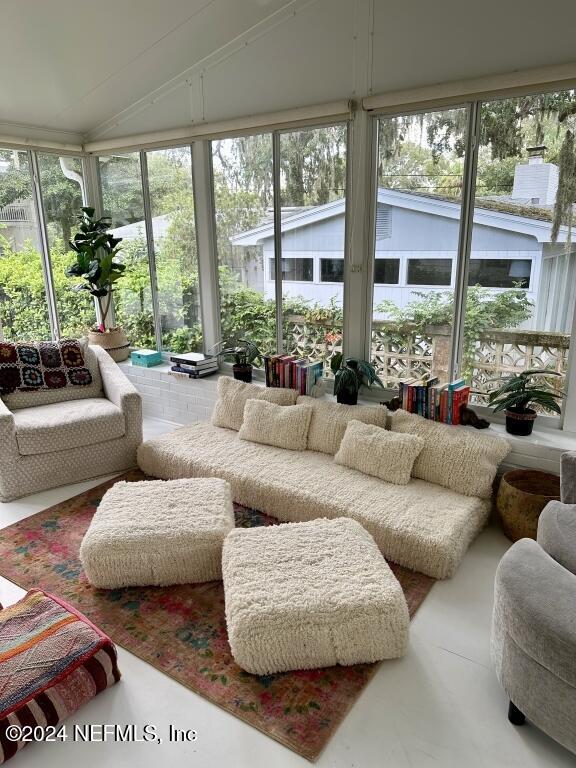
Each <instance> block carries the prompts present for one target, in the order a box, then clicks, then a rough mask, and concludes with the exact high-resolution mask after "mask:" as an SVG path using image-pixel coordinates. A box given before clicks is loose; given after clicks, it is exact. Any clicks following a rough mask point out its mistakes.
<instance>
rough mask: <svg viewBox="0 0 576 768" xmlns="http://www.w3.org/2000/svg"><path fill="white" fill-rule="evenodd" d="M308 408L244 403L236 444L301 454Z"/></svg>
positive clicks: (306, 432)
mask: <svg viewBox="0 0 576 768" xmlns="http://www.w3.org/2000/svg"><path fill="white" fill-rule="evenodd" d="M311 415H312V408H310V406H309V405H276V403H268V402H266V400H246V405H245V406H244V421H243V422H242V426H241V427H240V431H239V432H238V437H239V438H240V440H250V441H251V442H253V443H263V444H264V445H275V446H276V447H277V448H287V449H288V450H290V451H305V450H306V442H307V440H308V427H309V426H310V416H311Z"/></svg>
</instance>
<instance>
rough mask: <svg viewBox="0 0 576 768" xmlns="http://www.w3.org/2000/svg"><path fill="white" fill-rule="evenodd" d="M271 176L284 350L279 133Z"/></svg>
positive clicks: (280, 346) (279, 343)
mask: <svg viewBox="0 0 576 768" xmlns="http://www.w3.org/2000/svg"><path fill="white" fill-rule="evenodd" d="M272 178H273V184H274V264H275V267H276V269H275V281H274V288H275V296H276V351H277V353H278V354H279V355H281V354H282V352H283V351H284V333H283V330H284V329H283V325H284V323H283V313H282V194H281V189H280V133H279V132H278V131H274V133H273V134H272Z"/></svg>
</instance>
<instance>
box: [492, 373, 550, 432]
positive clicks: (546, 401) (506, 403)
mask: <svg viewBox="0 0 576 768" xmlns="http://www.w3.org/2000/svg"><path fill="white" fill-rule="evenodd" d="M547 376H560V374H559V373H557V372H556V371H547V370H542V369H541V368H530V369H529V370H526V371H522V373H518V374H512V375H511V376H507V377H506V378H505V379H504V381H503V383H502V384H501V386H500V387H499V388H498V389H497V390H495V391H494V392H491V393H490V397H489V400H488V402H489V404H490V406H491V407H492V408H493V409H494V412H495V413H496V412H498V411H505V412H506V432H509V433H510V434H511V435H530V434H531V433H532V429H533V427H534V420H535V419H536V416H537V415H538V414H537V413H536V411H535V410H534V408H532V407H531V406H533V405H538V406H540V407H541V408H543V409H544V410H545V411H552V412H554V413H560V406H559V405H558V403H557V400H560V399H562V398H563V397H564V393H563V392H559V391H558V390H557V389H554V388H552V387H551V386H550V384H548V382H547V381H546V380H545V377H547ZM538 378H540V382H538ZM542 379H544V381H542Z"/></svg>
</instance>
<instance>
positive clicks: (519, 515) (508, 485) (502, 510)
mask: <svg viewBox="0 0 576 768" xmlns="http://www.w3.org/2000/svg"><path fill="white" fill-rule="evenodd" d="M554 500H557V501H559V500H560V478H559V477H558V475H553V474H551V473H549V472H540V470H537V469H513V470H511V471H510V472H506V473H505V474H504V475H503V476H502V480H501V481H500V487H499V488H498V495H497V497H496V507H497V509H498V513H499V514H500V519H501V520H502V528H503V530H504V533H505V534H506V536H507V537H508V538H509V539H510V541H518V539H525V538H528V539H535V538H536V532H537V530H538V518H539V517H540V513H541V512H542V510H543V509H544V507H545V506H546V504H548V502H549V501H554Z"/></svg>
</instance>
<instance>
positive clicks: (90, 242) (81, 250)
mask: <svg viewBox="0 0 576 768" xmlns="http://www.w3.org/2000/svg"><path fill="white" fill-rule="evenodd" d="M78 222H79V225H80V226H79V232H77V233H76V234H75V235H74V239H73V240H71V241H70V243H69V245H70V248H71V249H72V251H74V253H75V255H76V263H75V264H72V265H71V266H70V267H68V269H67V270H66V276H67V277H80V278H82V279H83V280H84V282H83V283H77V284H76V285H75V286H74V290H76V291H88V292H89V293H90V295H91V296H94V297H95V298H96V301H97V302H98V305H99V307H100V313H101V323H102V328H103V329H106V327H107V326H106V319H107V315H108V311H109V309H110V300H111V298H112V290H113V288H114V284H115V283H116V282H117V281H118V280H120V278H122V277H123V276H124V271H125V270H126V264H123V263H122V262H120V261H118V260H117V259H116V258H115V257H116V256H117V255H118V252H119V251H120V248H119V245H120V243H121V242H122V238H121V237H113V235H111V234H110V233H109V232H108V229H109V227H110V223H111V222H110V219H109V218H108V217H103V218H101V219H95V218H94V208H82V211H81V213H79V214H78ZM104 297H107V301H106V303H104V302H103V301H102V299H103V298H104Z"/></svg>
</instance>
